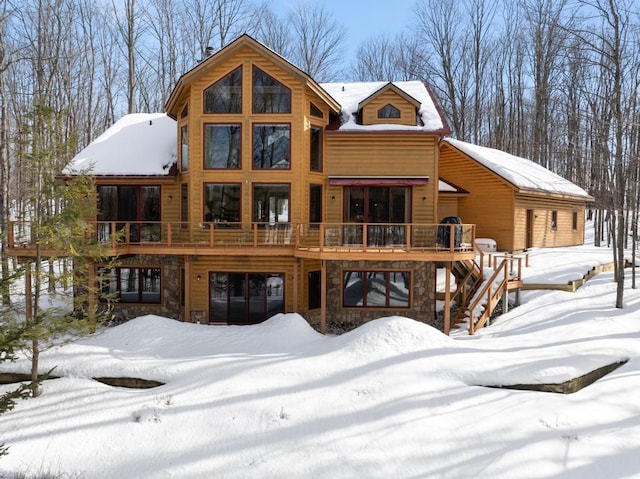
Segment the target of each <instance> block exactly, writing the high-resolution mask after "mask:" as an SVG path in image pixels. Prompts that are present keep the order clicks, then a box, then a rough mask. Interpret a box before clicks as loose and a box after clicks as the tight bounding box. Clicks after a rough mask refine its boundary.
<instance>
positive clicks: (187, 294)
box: [183, 255, 191, 323]
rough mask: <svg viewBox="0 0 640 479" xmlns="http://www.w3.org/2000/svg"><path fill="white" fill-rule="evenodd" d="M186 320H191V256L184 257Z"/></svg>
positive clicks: (188, 321) (187, 321)
mask: <svg viewBox="0 0 640 479" xmlns="http://www.w3.org/2000/svg"><path fill="white" fill-rule="evenodd" d="M183 287H184V322H185V323H190V322H191V257H190V256H189V255H185V257H184V285H183Z"/></svg>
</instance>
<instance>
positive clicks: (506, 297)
mask: <svg viewBox="0 0 640 479" xmlns="http://www.w3.org/2000/svg"><path fill="white" fill-rule="evenodd" d="M508 312H509V290H508V289H505V290H504V293H502V314H504V313H508Z"/></svg>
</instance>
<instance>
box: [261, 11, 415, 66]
mask: <svg viewBox="0 0 640 479" xmlns="http://www.w3.org/2000/svg"><path fill="white" fill-rule="evenodd" d="M300 3H305V1H304V0H272V7H273V9H274V10H275V11H277V12H278V13H282V12H283V11H287V10H289V9H290V7H292V6H294V5H298V4H300ZM315 3H318V4H322V5H324V6H325V8H326V9H327V10H328V11H330V12H331V13H332V14H333V15H334V16H335V18H336V19H337V20H338V21H339V22H340V23H342V24H343V25H344V26H345V28H346V29H347V42H348V43H349V45H348V47H347V51H346V52H345V54H346V55H347V56H348V58H347V63H348V62H349V60H351V59H353V57H354V56H355V53H356V51H357V49H358V45H359V44H360V42H361V41H364V40H366V39H368V38H370V37H371V36H373V35H375V34H379V33H386V34H388V35H390V36H392V37H393V36H395V35H396V34H397V33H400V32H401V31H402V30H404V29H405V28H407V26H408V25H410V23H411V22H410V19H411V16H412V10H413V6H414V5H415V1H414V0H316V1H315Z"/></svg>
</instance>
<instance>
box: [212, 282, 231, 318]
mask: <svg viewBox="0 0 640 479" xmlns="http://www.w3.org/2000/svg"><path fill="white" fill-rule="evenodd" d="M228 279H229V278H228V275H227V273H209V316H210V321H211V322H227V319H228V317H229V300H228V296H229V290H228V284H229V283H228Z"/></svg>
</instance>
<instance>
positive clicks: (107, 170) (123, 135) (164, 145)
mask: <svg viewBox="0 0 640 479" xmlns="http://www.w3.org/2000/svg"><path fill="white" fill-rule="evenodd" d="M176 152H177V142H176V122H175V121H174V120H172V119H171V118H169V117H168V116H167V115H165V114H164V113H132V114H130V115H125V116H124V117H122V118H121V119H119V120H118V121H117V122H116V123H114V124H113V125H112V126H111V127H110V128H109V129H108V130H107V131H105V132H104V133H103V134H102V135H100V136H99V137H98V138H96V139H95V140H93V141H92V142H91V143H90V144H89V145H88V146H87V147H86V148H84V149H83V150H82V151H81V152H80V153H78V154H77V155H76V156H75V157H74V158H73V159H72V160H71V162H70V163H69V165H68V166H67V167H66V168H65V170H64V171H63V174H74V173H79V172H80V171H83V170H85V171H86V170H88V171H90V172H91V174H92V175H96V176H102V175H104V176H107V175H116V176H124V175H139V176H158V175H161V176H166V175H167V174H168V173H169V170H170V169H171V166H172V165H173V164H174V163H175V162H176V158H177V154H176Z"/></svg>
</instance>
